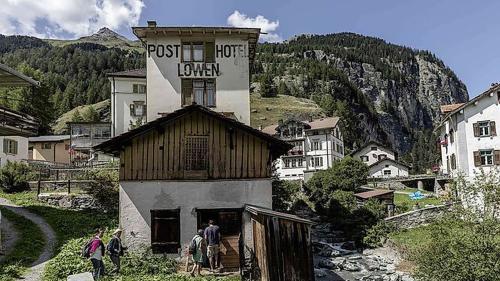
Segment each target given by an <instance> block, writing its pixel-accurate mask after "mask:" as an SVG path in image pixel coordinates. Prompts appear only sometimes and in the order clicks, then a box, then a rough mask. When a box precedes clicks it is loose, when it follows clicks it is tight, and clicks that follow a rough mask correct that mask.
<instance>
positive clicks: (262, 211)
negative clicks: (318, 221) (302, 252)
mask: <svg viewBox="0 0 500 281" xmlns="http://www.w3.org/2000/svg"><path fill="white" fill-rule="evenodd" d="M245 211H247V212H249V213H250V214H253V215H265V216H271V217H278V218H282V219H286V220H291V221H295V222H300V223H305V224H309V225H311V224H314V223H313V222H312V221H310V220H307V219H303V218H301V217H298V216H296V215H291V214H287V213H282V212H278V211H273V210H271V209H268V208H264V207H259V206H255V205H248V204H247V205H245Z"/></svg>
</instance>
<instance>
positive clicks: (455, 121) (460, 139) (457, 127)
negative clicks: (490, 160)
mask: <svg viewBox="0 0 500 281" xmlns="http://www.w3.org/2000/svg"><path fill="white" fill-rule="evenodd" d="M480 121H495V122H496V130H497V136H487V137H474V128H473V124H474V123H477V122H480ZM451 129H453V130H454V131H455V134H454V142H453V143H451V141H450V137H449V134H450V130H451ZM445 134H448V138H447V140H448V144H447V145H441V167H440V169H441V171H442V172H443V173H445V174H451V175H458V174H459V173H461V174H464V175H465V176H468V177H473V176H474V173H475V172H477V171H478V170H479V169H480V168H479V167H475V166H474V151H478V150H482V149H493V150H500V105H499V101H498V97H497V93H493V95H492V96H490V95H486V96H484V97H482V98H480V99H478V100H477V102H475V103H471V104H469V105H467V106H466V107H465V108H464V109H463V110H461V111H459V112H457V113H455V114H453V115H452V116H450V118H448V119H447V120H446V122H445V123H444V124H443V126H442V127H441V128H440V139H444V138H445ZM452 154H455V156H456V162H457V167H456V169H451V165H450V167H449V168H450V169H448V165H447V159H451V155H452ZM450 161H451V160H450ZM492 167H493V166H486V167H481V168H482V169H484V170H485V171H488V170H489V169H491V168H492Z"/></svg>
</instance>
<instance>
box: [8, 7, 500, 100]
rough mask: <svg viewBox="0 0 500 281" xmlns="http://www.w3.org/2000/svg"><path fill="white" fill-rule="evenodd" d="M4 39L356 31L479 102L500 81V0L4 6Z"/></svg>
mask: <svg viewBox="0 0 500 281" xmlns="http://www.w3.org/2000/svg"><path fill="white" fill-rule="evenodd" d="M0 7H1V8H0V33H1V34H8V35H10V34H22V35H33V36H37V37H41V38H61V39H71V38H78V37H81V36H84V35H89V34H92V33H94V32H95V31H97V30H98V29H99V28H101V27H103V26H106V27H109V28H111V29H113V30H115V31H117V32H119V33H120V34H123V35H125V36H127V37H129V38H131V39H133V34H132V33H131V29H130V27H131V26H137V25H146V21H147V20H156V21H157V23H158V25H160V26H172V25H173V26H179V25H183V26H192V25H196V26H203V25H215V26H227V25H230V26H244V27H261V28H262V30H263V31H265V32H267V33H268V34H267V35H262V36H261V41H269V42H279V41H282V40H286V39H288V38H290V37H292V36H294V35H297V34H304V33H309V34H327V33H337V32H355V33H359V34H363V35H368V36H375V37H379V38H382V39H384V40H386V41H388V42H391V43H395V44H400V45H405V46H408V47H411V48H416V49H424V50H429V51H431V52H433V53H435V54H436V55H437V56H438V57H439V58H441V59H442V60H443V61H444V62H445V64H446V65H448V66H449V67H450V68H451V69H452V70H453V71H454V72H455V73H456V74H457V76H458V77H459V78H460V79H461V80H462V81H463V82H464V83H465V84H466V86H467V89H468V91H469V95H470V96H471V97H474V96H476V95H478V94H480V93H481V92H482V91H484V90H486V89H487V88H489V87H490V85H491V83H494V82H500V16H499V15H500V1H498V0H481V1H465V0H454V1H453V0H418V1H402V0H377V1H372V0H364V1H362V0H343V1H341V0H307V1H298V0H252V1H242V0H241V1H240V0H182V1H171V0H145V1H141V0H71V1H68V0H0Z"/></svg>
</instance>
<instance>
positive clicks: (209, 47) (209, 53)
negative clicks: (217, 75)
mask: <svg viewBox="0 0 500 281" xmlns="http://www.w3.org/2000/svg"><path fill="white" fill-rule="evenodd" d="M205 62H209V63H211V62H215V42H205Z"/></svg>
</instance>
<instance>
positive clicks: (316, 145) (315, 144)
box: [313, 140, 321, 150]
mask: <svg viewBox="0 0 500 281" xmlns="http://www.w3.org/2000/svg"><path fill="white" fill-rule="evenodd" d="M313 150H321V141H319V140H313Z"/></svg>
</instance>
